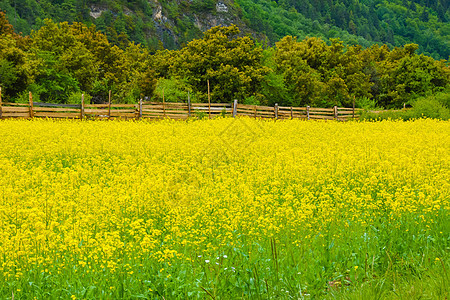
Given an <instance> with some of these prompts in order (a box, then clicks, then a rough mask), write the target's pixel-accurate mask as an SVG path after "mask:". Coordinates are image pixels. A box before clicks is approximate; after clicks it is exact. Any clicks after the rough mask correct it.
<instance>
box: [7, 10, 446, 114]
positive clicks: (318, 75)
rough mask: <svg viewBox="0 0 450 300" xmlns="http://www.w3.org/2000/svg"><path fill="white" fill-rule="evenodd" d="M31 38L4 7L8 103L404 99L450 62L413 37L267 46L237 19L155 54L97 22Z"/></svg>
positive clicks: (49, 25)
mask: <svg viewBox="0 0 450 300" xmlns="http://www.w3.org/2000/svg"><path fill="white" fill-rule="evenodd" d="M43 24H44V25H43V26H41V27H40V29H38V30H36V31H33V32H32V33H31V35H30V36H24V35H22V34H17V33H16V32H15V31H14V28H13V26H12V25H11V24H10V23H9V22H8V19H7V16H6V15H5V14H4V13H0V85H1V87H2V96H3V101H27V93H28V91H29V90H30V91H32V92H33V93H34V95H35V98H36V99H37V100H40V101H45V102H59V103H66V102H70V103H77V102H79V101H80V99H81V93H84V94H86V97H87V98H88V99H91V101H93V102H104V101H106V99H107V94H108V91H109V90H112V92H113V95H114V101H115V102H128V103H136V101H137V100H138V99H139V98H140V97H151V98H153V99H160V97H161V95H162V93H164V94H165V98H166V101H185V100H186V99H187V93H188V92H190V93H191V96H192V99H193V100H194V101H200V102H206V101H207V81H209V82H210V86H211V98H212V101H213V102H231V101H233V99H238V100H239V102H240V103H247V104H266V105H273V104H274V103H279V104H280V105H292V106H299V105H312V106H319V107H330V106H334V105H338V106H351V105H352V102H353V99H356V101H357V103H358V105H363V104H364V103H368V102H369V103H370V102H371V103H375V104H376V105H378V106H382V107H386V108H389V107H401V106H402V105H403V104H404V103H411V101H414V99H415V98H417V97H419V96H423V95H427V94H432V93H435V92H439V91H442V90H445V89H446V88H447V87H448V85H449V83H450V68H449V67H448V65H447V63H446V61H444V60H441V61H438V60H434V59H433V58H432V57H429V56H426V55H424V54H418V53H417V50H418V45H417V44H406V45H404V46H403V47H395V48H393V49H390V48H389V47H388V46H386V45H381V46H380V45H378V44H374V45H372V46H370V47H368V48H363V47H362V46H360V45H352V44H345V43H344V42H343V41H341V40H340V39H337V38H333V39H330V40H328V41H325V40H323V39H321V38H317V37H309V38H305V39H299V38H296V37H293V36H285V37H283V38H282V39H281V40H280V41H278V42H276V43H275V45H274V46H273V47H267V46H265V47H263V46H262V45H261V44H259V43H257V42H255V40H254V39H253V38H251V37H250V36H247V35H242V34H241V32H240V29H239V28H238V27H237V26H235V25H231V26H216V27H213V28H211V29H210V30H208V31H206V32H204V33H203V35H202V37H201V38H198V39H194V40H192V41H191V42H188V43H187V44H186V45H185V46H184V47H182V48H180V49H179V50H167V49H162V50H158V51H156V53H155V54H151V53H150V51H149V50H148V49H147V48H146V47H144V46H142V45H140V44H136V43H132V42H126V43H125V44H124V45H122V47H119V46H117V45H115V44H114V43H111V42H110V41H109V40H108V38H107V36H106V35H105V34H103V33H102V32H100V31H99V30H97V29H96V27H95V26H94V25H91V26H87V25H85V24H83V23H79V22H73V23H72V24H69V23H67V22H62V23H56V22H53V21H52V20H50V19H45V20H44V21H43Z"/></svg>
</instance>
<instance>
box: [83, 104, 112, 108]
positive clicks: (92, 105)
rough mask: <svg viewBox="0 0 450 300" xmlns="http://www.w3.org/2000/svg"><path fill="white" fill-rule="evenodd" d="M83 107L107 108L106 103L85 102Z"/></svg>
mask: <svg viewBox="0 0 450 300" xmlns="http://www.w3.org/2000/svg"><path fill="white" fill-rule="evenodd" d="M84 107H85V108H94V107H95V108H108V104H86V105H85V106H84Z"/></svg>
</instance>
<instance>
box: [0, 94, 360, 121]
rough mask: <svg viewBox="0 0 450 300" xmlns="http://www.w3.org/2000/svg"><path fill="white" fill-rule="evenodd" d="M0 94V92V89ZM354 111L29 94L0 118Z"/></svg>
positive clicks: (339, 116) (326, 115) (311, 115)
mask: <svg viewBox="0 0 450 300" xmlns="http://www.w3.org/2000/svg"><path fill="white" fill-rule="evenodd" d="M0 91H1V90H0ZM358 110H360V109H355V108H341V107H336V106H335V107H334V108H317V107H309V106H307V107H287V106H278V105H277V104H275V106H274V107H271V106H258V105H246V104H239V103H237V101H236V100H235V101H234V103H233V104H230V103H190V101H188V103H172V102H142V100H141V101H140V102H139V103H138V104H111V103H106V104H84V98H83V100H82V101H81V104H55V103H41V102H35V103H33V99H32V95H31V93H30V101H29V103H5V102H3V103H2V102H1V94H0V118H34V117H36V118H70V119H85V118H87V119H125V120H130V119H141V118H149V119H163V118H170V119H187V118H189V117H197V118H214V117H217V116H233V117H235V116H247V117H251V118H266V119H282V120H283V119H307V120H311V119H315V120H340V121H346V120H348V119H352V118H358Z"/></svg>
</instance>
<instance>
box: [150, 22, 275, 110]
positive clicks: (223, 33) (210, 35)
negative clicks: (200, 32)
mask: <svg viewBox="0 0 450 300" xmlns="http://www.w3.org/2000/svg"><path fill="white" fill-rule="evenodd" d="M239 33H240V30H239V28H238V27H237V26H235V25H232V26H228V27H221V26H217V27H213V28H211V29H210V30H208V31H206V32H205V33H204V37H203V39H197V40H193V41H192V42H190V43H188V44H187V46H186V47H184V48H182V49H181V50H179V51H178V52H168V53H167V52H166V55H167V57H170V56H172V55H173V57H172V59H171V61H170V62H167V63H165V64H162V65H161V66H162V68H161V69H160V70H158V71H159V72H160V73H164V72H165V69H166V68H167V69H168V74H169V75H173V76H176V77H178V78H181V79H183V78H184V79H186V80H187V82H188V84H189V85H191V86H192V89H193V90H194V92H196V93H198V94H199V97H200V99H201V100H203V101H207V81H208V80H209V81H210V86H211V97H212V101H214V102H222V101H227V102H230V101H233V99H245V98H246V97H249V96H252V95H256V94H257V93H258V92H259V90H260V87H261V83H262V82H263V81H264V78H265V75H266V74H267V73H268V72H269V68H267V67H265V66H263V65H262V63H261V59H262V49H261V47H259V46H256V45H255V43H254V41H253V40H252V39H251V38H249V37H247V36H245V37H241V36H239Z"/></svg>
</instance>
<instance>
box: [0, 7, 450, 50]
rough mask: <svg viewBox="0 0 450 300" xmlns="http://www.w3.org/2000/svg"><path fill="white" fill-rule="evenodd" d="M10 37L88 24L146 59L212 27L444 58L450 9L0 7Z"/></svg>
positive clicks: (268, 38)
mask: <svg viewBox="0 0 450 300" xmlns="http://www.w3.org/2000/svg"><path fill="white" fill-rule="evenodd" d="M0 9H1V10H3V11H5V12H6V14H7V16H8V19H9V21H10V23H11V24H12V25H13V26H14V28H15V30H16V31H17V32H22V33H24V34H30V33H31V30H33V29H34V30H37V29H39V28H40V27H41V26H42V25H43V24H44V23H43V20H44V19H45V18H51V19H52V20H53V21H57V22H61V21H68V22H69V23H71V22H75V21H77V22H80V21H81V22H83V23H86V24H88V25H90V24H95V25H96V27H97V29H99V30H100V31H102V32H103V33H105V34H106V35H107V36H108V39H109V41H110V42H111V43H112V44H115V45H118V46H119V47H121V48H124V47H125V45H126V44H127V42H128V41H135V42H138V43H141V44H143V45H145V46H146V47H147V48H148V49H149V50H150V51H151V52H154V51H156V50H158V49H161V48H162V47H164V48H167V49H179V48H180V47H182V46H183V45H185V44H186V43H187V42H189V41H191V40H192V39H194V38H199V37H201V36H202V32H204V31H205V30H207V29H209V28H211V27H214V26H216V25H220V24H222V25H230V24H236V25H237V26H238V27H239V28H240V29H241V31H242V32H243V34H252V35H253V36H254V37H255V38H256V39H257V40H259V41H261V42H262V43H263V44H269V45H274V44H275V42H277V41H278V40H280V39H281V38H282V37H284V36H286V35H293V36H297V37H299V38H300V39H303V38H305V37H306V36H316V37H321V38H323V39H325V40H327V39H329V38H336V37H338V38H340V39H341V40H343V41H344V42H345V43H346V44H353V45H356V44H358V45H362V46H365V47H367V46H370V45H371V44H374V43H381V44H387V45H388V46H403V45H405V44H408V43H412V42H414V43H417V44H418V45H419V49H418V53H424V54H426V55H429V56H431V57H433V58H435V59H448V58H449V56H450V42H449V41H450V24H449V23H448V21H449V20H450V10H449V2H448V1H444V0H413V1H408V0H391V1H382V0H369V1H354V0H351V1H350V0H320V1H316V0H314V1H312V0H305V1H294V0H279V1H269V0H236V1H232V0H221V1H214V0H207V1H200V0H192V1H183V0H151V1H142V0H137V1H124V0H100V1H98V0H83V1H75V0H41V1H36V0H1V1H0Z"/></svg>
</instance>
